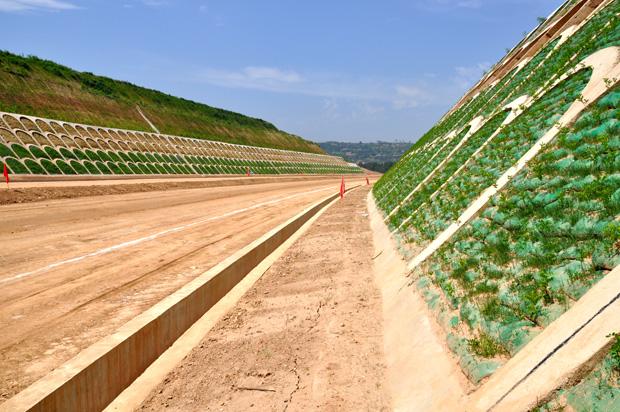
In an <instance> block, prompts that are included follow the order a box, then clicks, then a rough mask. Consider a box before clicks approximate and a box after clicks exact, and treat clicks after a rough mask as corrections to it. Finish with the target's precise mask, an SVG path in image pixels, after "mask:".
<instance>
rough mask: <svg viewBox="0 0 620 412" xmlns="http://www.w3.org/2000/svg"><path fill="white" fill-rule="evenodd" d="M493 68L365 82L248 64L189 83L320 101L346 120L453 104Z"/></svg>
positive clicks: (201, 73)
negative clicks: (259, 91)
mask: <svg viewBox="0 0 620 412" xmlns="http://www.w3.org/2000/svg"><path fill="white" fill-rule="evenodd" d="M489 66H490V65H489V64H488V63H478V64H475V65H472V66H459V67H456V68H454V70H453V72H452V74H448V75H439V74H433V75H432V76H427V75H421V76H420V77H419V78H417V79H391V78H376V77H375V78H371V77H366V78H362V77H354V76H345V75H342V74H338V73H327V72H300V71H295V70H290V69H282V68H278V67H271V66H247V67H245V68H242V69H238V70H223V69H216V68H206V69H201V70H197V71H196V72H195V73H194V74H193V75H192V76H187V79H188V80H189V81H192V82H194V83H195V84H200V83H203V84H210V85H215V86H220V87H226V88H233V89H253V90H262V91H268V92H275V93H290V94H298V95H306V96H315V97H320V98H322V99H323V100H322V102H323V107H322V109H323V113H324V114H325V115H326V116H327V117H329V118H347V117H353V116H359V117H362V116H374V115H379V114H381V113H382V112H384V111H386V110H388V109H391V110H399V111H407V110H413V109H419V108H422V107H429V106H445V105H449V104H453V103H454V102H455V101H456V100H457V99H458V97H459V96H461V95H462V93H463V92H464V91H465V90H466V89H468V88H469V87H471V86H472V85H473V84H474V83H475V82H476V81H477V80H478V79H480V77H481V76H482V73H483V71H484V70H486V69H488V68H489Z"/></svg>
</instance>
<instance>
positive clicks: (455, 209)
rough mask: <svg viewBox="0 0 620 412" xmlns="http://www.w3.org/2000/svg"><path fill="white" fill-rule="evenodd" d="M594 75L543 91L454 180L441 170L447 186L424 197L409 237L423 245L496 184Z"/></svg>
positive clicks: (586, 72)
mask: <svg viewBox="0 0 620 412" xmlns="http://www.w3.org/2000/svg"><path fill="white" fill-rule="evenodd" d="M591 73H592V70H591V69H583V70H580V71H579V72H578V73H577V74H574V75H573V76H571V77H569V78H568V79H565V80H564V81H562V82H561V83H560V84H558V85H557V86H556V87H554V88H553V89H552V90H551V91H549V92H548V93H546V94H545V95H543V96H542V97H541V98H540V99H538V100H537V101H536V102H535V103H534V104H533V105H532V106H530V107H529V108H528V109H527V110H525V111H524V112H523V113H522V114H521V115H520V116H519V117H517V118H516V119H515V120H514V121H513V122H511V123H510V124H508V125H506V127H505V128H503V130H501V131H500V132H499V133H498V134H497V135H496V136H495V137H494V138H493V139H491V140H490V142H489V143H488V145H486V146H485V147H484V148H483V149H482V150H481V151H480V152H478V154H477V155H476V156H475V157H473V158H472V159H470V160H469V162H468V164H467V165H466V167H465V168H463V170H462V171H461V172H459V173H458V174H456V175H455V176H453V178H451V180H448V178H449V177H450V175H448V173H441V174H438V175H437V179H441V181H442V182H447V184H445V185H444V186H443V187H442V188H441V189H440V190H439V191H438V193H437V195H436V196H434V197H433V198H432V199H430V200H427V199H428V198H425V199H421V200H424V203H422V204H421V205H420V206H419V207H417V208H416V212H415V213H414V214H413V215H411V216H410V217H411V219H410V220H409V222H408V223H407V224H406V225H404V226H403V229H404V230H406V231H405V236H406V238H407V239H408V241H410V242H416V243H417V244H424V243H427V242H429V241H431V240H432V239H434V238H435V237H436V236H437V235H438V234H439V233H440V232H441V231H443V230H444V229H445V228H447V227H448V226H449V225H450V224H451V223H452V222H454V221H456V219H457V218H458V217H459V216H460V215H461V213H462V212H463V211H464V210H465V209H466V208H467V206H469V205H470V204H471V203H472V202H473V201H474V200H475V199H476V198H477V197H478V196H479V195H480V194H481V193H482V191H483V190H484V189H486V188H487V187H489V186H491V185H492V184H494V183H495V182H496V181H497V179H498V178H499V177H500V176H501V175H502V174H503V173H504V172H505V171H506V170H508V169H509V168H510V167H511V166H512V165H513V164H514V163H516V162H517V160H519V158H521V157H522V156H523V155H524V154H525V152H527V151H528V150H529V149H530V148H531V147H532V145H533V144H534V143H535V142H536V141H537V140H538V139H540V138H541V137H542V136H543V135H544V134H545V133H546V132H547V131H548V130H549V129H551V127H552V126H553V125H554V124H555V123H556V122H557V120H558V119H559V118H560V116H561V115H562V114H563V113H564V112H565V111H566V110H567V109H568V107H570V105H571V104H572V103H573V102H574V101H575V99H577V98H578V97H579V95H580V94H581V91H582V90H583V89H584V87H585V86H586V84H587V83H588V80H589V79H590V75H591ZM403 209H405V208H403ZM408 210H409V209H408ZM403 213H404V211H403ZM398 216H399V215H395V216H394V217H398ZM394 223H398V222H394V221H393V222H392V224H393V225H394Z"/></svg>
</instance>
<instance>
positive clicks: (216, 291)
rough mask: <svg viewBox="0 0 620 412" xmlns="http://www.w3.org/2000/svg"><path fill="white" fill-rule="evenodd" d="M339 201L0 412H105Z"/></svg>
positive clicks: (226, 265) (311, 211) (191, 287)
mask: <svg viewBox="0 0 620 412" xmlns="http://www.w3.org/2000/svg"><path fill="white" fill-rule="evenodd" d="M356 187H358V186H355V187H353V188H351V189H349V190H348V191H350V190H352V189H355V188H356ZM337 197H338V194H334V195H331V196H329V197H327V198H325V199H323V200H322V201H319V202H318V203H316V204H314V205H312V206H310V207H309V208H307V209H305V210H304V211H302V212H301V213H299V214H298V215H296V216H294V217H292V218H291V219H289V220H288V221H286V222H284V223H283V224H281V225H280V226H278V227H276V228H275V229H273V230H271V231H270V232H268V233H266V234H265V235H263V236H262V237H261V238H259V239H257V240H255V241H254V242H252V243H250V244H249V245H247V246H246V247H244V248H243V249H241V250H239V251H238V252H236V253H234V254H233V255H231V256H229V257H228V258H227V259H225V260H224V261H222V262H220V263H219V264H218V265H216V266H215V267H213V268H212V269H210V270H208V271H207V272H205V273H204V274H202V275H201V276H199V277H198V278H196V279H194V280H193V281H191V282H189V283H188V284H186V285H185V286H183V287H182V288H181V289H179V290H177V291H176V292H174V293H173V294H171V295H170V296H168V297H166V298H165V299H163V300H162V301H161V302H159V303H157V304H156V305H155V306H153V307H152V308H150V309H149V310H147V311H146V312H144V313H142V314H141V315H139V316H137V317H136V318H134V319H133V320H131V321H129V322H128V323H126V324H125V325H123V326H122V327H120V328H119V329H118V330H117V331H116V332H115V333H114V334H112V335H110V336H108V337H106V338H104V339H102V340H101V341H99V342H97V343H95V344H94V345H92V346H90V347H89V348H87V349H85V350H83V351H82V352H80V353H79V354H78V355H77V356H76V357H75V358H73V359H71V360H70V361H68V362H66V363H65V364H64V365H62V366H60V367H59V368H57V369H56V370H54V371H52V372H51V373H49V374H48V375H46V376H44V377H43V378H41V379H40V380H38V381H37V382H35V383H33V384H32V385H31V386H29V387H28V388H26V389H25V390H23V391H22V392H20V393H18V394H17V395H16V396H14V397H13V398H11V399H9V400H8V401H6V402H5V403H3V404H2V405H0V411H60V410H62V411H99V410H102V409H104V408H105V407H106V406H107V405H108V404H109V403H110V402H112V401H113V400H114V399H115V398H116V397H117V396H118V395H119V394H120V393H121V392H122V391H123V390H125V388H127V387H128V386H129V385H131V383H132V382H133V381H134V380H136V379H137V378H138V377H139V376H140V375H141V374H142V373H143V372H144V371H145V370H146V369H147V368H148V367H149V365H151V364H152V363H153V362H155V361H156V360H157V359H158V357H159V356H160V355H162V354H163V353H164V352H165V351H166V350H167V349H168V348H169V347H170V346H171V345H173V343H174V342H175V341H176V340H177V339H178V338H179V337H180V336H181V335H183V334H184V333H185V331H186V330H188V329H189V328H190V327H191V326H192V325H193V324H194V323H195V322H196V321H198V320H199V319H200V318H201V317H202V316H203V315H205V313H207V311H209V309H210V308H211V307H213V306H214V305H215V304H216V303H217V302H218V301H220V299H222V298H223V297H224V296H226V294H227V293H228V292H229V291H230V290H231V289H233V288H234V287H235V285H237V284H238V283H239V282H240V281H242V280H243V279H244V277H245V276H246V275H247V274H248V273H250V272H251V271H252V270H253V269H254V268H255V267H256V266H258V265H259V264H260V263H261V262H262V261H263V260H264V259H266V258H267V257H268V256H269V255H270V254H271V253H272V252H274V251H275V250H276V249H277V248H278V247H279V246H280V245H282V244H283V243H285V242H286V241H287V239H289V238H290V237H291V236H293V235H294V234H295V233H296V232H297V231H298V230H299V229H300V228H302V226H303V225H304V224H305V223H306V222H308V221H309V220H310V219H312V218H313V217H314V216H315V215H317V214H318V213H319V212H321V211H322V210H324V209H325V208H327V207H328V206H329V204H330V203H331V202H332V201H334V200H335V199H337Z"/></svg>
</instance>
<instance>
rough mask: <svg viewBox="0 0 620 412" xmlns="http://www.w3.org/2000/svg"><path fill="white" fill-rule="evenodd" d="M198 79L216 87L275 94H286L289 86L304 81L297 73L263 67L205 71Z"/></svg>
mask: <svg viewBox="0 0 620 412" xmlns="http://www.w3.org/2000/svg"><path fill="white" fill-rule="evenodd" d="M199 77H200V78H201V79H202V80H204V81H206V82H207V83H210V84H214V85H217V86H223V87H232V88H243V89H257V90H268V91H275V92H286V91H288V90H289V88H290V85H291V84H296V83H302V82H303V81H304V79H303V77H302V76H301V75H300V74H299V73H297V72H294V71H289V70H281V69H278V68H275V67H264V66H248V67H245V68H244V69H242V70H239V71H228V70H219V69H207V70H205V71H204V72H202V73H201V74H200V75H199Z"/></svg>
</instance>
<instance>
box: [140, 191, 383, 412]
mask: <svg viewBox="0 0 620 412" xmlns="http://www.w3.org/2000/svg"><path fill="white" fill-rule="evenodd" d="M367 192H368V189H367V188H366V187H364V188H361V189H358V190H354V191H352V192H351V193H350V194H348V195H347V196H346V197H345V199H344V200H343V201H339V202H337V203H336V204H335V205H334V206H332V207H331V208H330V209H329V210H327V212H326V213H325V214H323V215H322V216H321V217H319V219H318V220H317V221H316V222H315V224H314V225H313V226H312V227H311V228H310V229H309V231H308V232H307V233H306V234H305V235H304V236H302V237H301V238H300V239H299V240H298V241H297V242H295V243H294V244H293V246H292V247H291V248H290V249H289V250H288V251H287V252H285V254H284V255H283V256H282V258H280V259H279V260H278V261H277V262H276V263H275V264H274V265H273V266H272V267H271V268H270V269H269V270H268V271H267V272H266V273H265V274H264V275H263V276H262V278H261V279H260V280H259V281H258V282H257V283H256V284H255V285H254V287H253V288H252V289H251V290H250V291H249V292H248V293H247V294H246V295H245V296H244V297H242V298H241V300H240V302H239V304H238V305H237V306H236V307H235V309H234V310H232V311H231V312H230V313H229V314H227V315H226V316H225V317H224V318H223V319H222V320H221V321H220V322H219V323H218V324H217V325H216V326H215V327H214V328H213V329H212V330H211V331H210V332H209V333H208V334H207V335H206V336H205V337H204V339H203V341H202V342H201V343H200V345H199V346H197V347H196V348H195V349H194V350H193V351H192V352H191V353H190V354H189V355H188V356H187V357H186V358H185V360H184V361H183V362H182V363H181V364H180V365H178V366H177V367H176V369H174V370H173V371H172V372H171V373H170V374H169V375H168V376H167V377H166V378H165V380H164V382H162V383H161V384H160V385H159V387H158V388H156V389H155V390H154V391H153V392H152V393H151V395H150V397H149V398H148V399H147V400H146V401H145V403H144V404H143V405H142V409H143V410H162V409H164V408H167V409H169V410H178V411H181V410H182V411H194V410H195V411H198V410H200V411H214V410H218V411H220V410H227V411H241V410H257V411H274V410H275V411H286V410H289V411H301V410H317V409H318V410H326V411H335V410H351V411H360V410H369V411H380V410H388V409H390V406H391V400H390V397H389V395H388V388H387V386H386V385H387V379H386V370H385V362H384V355H383V333H382V332H383V326H382V305H381V294H380V292H379V290H378V288H377V286H376V285H375V283H374V278H373V276H374V275H373V270H372V267H373V265H372V257H373V256H372V254H373V245H372V234H371V231H370V226H369V222H368V213H367V208H366V194H367Z"/></svg>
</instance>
